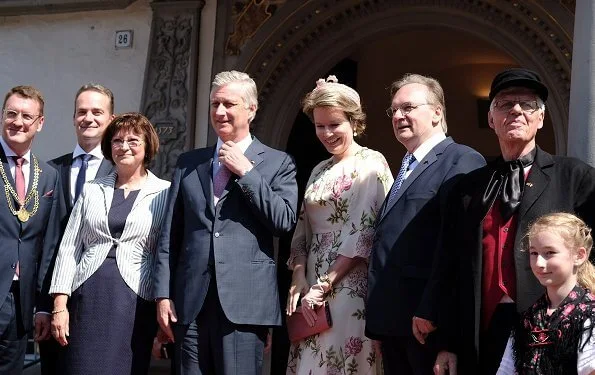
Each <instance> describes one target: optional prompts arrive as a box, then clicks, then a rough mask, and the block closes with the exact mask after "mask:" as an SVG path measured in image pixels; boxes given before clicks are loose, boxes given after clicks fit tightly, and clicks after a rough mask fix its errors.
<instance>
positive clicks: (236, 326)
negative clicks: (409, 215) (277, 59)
mask: <svg viewBox="0 0 595 375" xmlns="http://www.w3.org/2000/svg"><path fill="white" fill-rule="evenodd" d="M257 107H258V102H257V92H256V84H255V83H254V81H253V80H252V79H251V78H250V77H249V76H248V75H247V74H245V73H241V72H236V71H230V72H221V73H219V74H217V75H216V76H215V79H214V81H213V85H212V89H211V110H210V114H211V125H212V126H213V129H214V130H215V132H216V133H217V135H218V136H219V139H218V141H217V144H216V145H214V146H211V147H207V148H202V149H197V150H194V151H190V152H187V153H185V154H182V155H181V156H180V158H179V159H178V163H177V166H176V169H175V172H174V177H173V182H172V186H171V188H170V199H169V206H168V213H167V216H166V224H165V225H164V228H163V232H162V236H161V239H160V245H159V247H158V258H157V263H156V268H155V297H156V299H157V316H158V322H159V325H160V326H161V329H162V330H163V331H164V332H165V333H166V334H167V336H168V337H169V338H170V340H174V341H175V344H174V361H175V364H174V366H175V372H176V374H192V375H195V374H205V375H206V374H260V373H261V367H262V358H263V350H264V346H265V344H264V343H265V340H266V336H267V331H268V327H271V326H278V325H280V324H281V312H280V306H279V297H278V290H277V279H276V273H277V272H276V264H275V260H274V248H273V236H279V235H281V234H283V233H286V232H288V231H289V230H291V229H292V228H293V226H294V224H295V222H296V206H297V185H296V181H295V172H296V170H295V165H294V163H293V161H292V159H291V157H290V156H289V155H287V154H285V153H283V152H280V151H277V150H274V149H272V148H269V147H267V146H265V145H263V144H262V143H260V142H259V141H258V139H256V138H255V137H253V136H252V135H251V134H250V123H251V121H252V120H253V119H254V116H255V114H256V110H257ZM174 306H175V307H174ZM172 323H173V327H172ZM172 328H173V329H172ZM172 331H173V332H172Z"/></svg>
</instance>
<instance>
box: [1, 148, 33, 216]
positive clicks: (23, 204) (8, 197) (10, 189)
mask: <svg viewBox="0 0 595 375" xmlns="http://www.w3.org/2000/svg"><path fill="white" fill-rule="evenodd" d="M32 158H33V184H32V185H31V190H29V193H28V194H27V196H26V197H25V201H24V202H21V200H20V199H19V195H18V194H17V192H16V191H14V188H13V187H12V185H11V184H10V182H8V177H7V176H6V171H5V170H4V165H3V163H1V162H0V174H1V175H2V180H3V181H4V193H5V194H6V201H7V202H8V209H9V210H10V212H12V214H13V215H15V216H16V217H17V218H18V219H19V220H20V221H21V222H23V223H24V222H26V221H27V220H29V218H30V217H31V216H33V215H35V214H36V213H37V209H38V208H39V193H38V192H37V185H38V184H39V173H40V172H41V169H40V168H39V162H38V161H37V158H36V157H35V156H33V155H32ZM15 168H16V167H15ZM11 196H12V197H14V198H15V199H16V200H17V201H18V202H19V204H20V205H21V206H20V207H19V209H18V211H17V210H16V209H15V208H14V204H13V200H12V198H11ZM31 199H33V200H34V201H33V209H32V210H31V212H29V211H27V209H26V208H25V207H26V206H27V205H28V204H29V202H30V201H31Z"/></svg>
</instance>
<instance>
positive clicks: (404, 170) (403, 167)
mask: <svg viewBox="0 0 595 375" xmlns="http://www.w3.org/2000/svg"><path fill="white" fill-rule="evenodd" d="M414 160H415V156H413V154H410V153H406V154H405V156H404V157H403V162H402V163H401V169H399V174H398V175H397V179H396V180H395V182H394V183H393V186H392V187H391V188H390V193H389V196H388V201H387V202H386V207H387V208H388V207H390V205H391V203H392V202H393V200H394V199H395V197H396V196H397V192H398V191H399V189H400V188H401V185H403V181H405V175H406V174H407V170H408V169H409V165H411V163H412V162H413V161H414Z"/></svg>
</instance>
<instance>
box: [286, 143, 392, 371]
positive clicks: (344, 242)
mask: <svg viewBox="0 0 595 375" xmlns="http://www.w3.org/2000/svg"><path fill="white" fill-rule="evenodd" d="M392 183H393V177H392V174H391V172H390V169H389V167H388V164H387V162H386V159H385V158H384V156H382V154H380V153H379V152H377V151H374V150H371V149H368V148H362V149H360V150H359V151H357V152H356V153H355V154H354V155H353V156H349V157H347V158H345V159H343V160H341V161H339V162H338V163H336V164H335V163H333V160H332V158H331V159H328V160H326V161H323V162H321V163H320V164H318V165H317V166H316V167H315V168H314V170H313V171H312V174H311V176H310V179H309V181H308V185H307V187H306V192H305V196H304V203H303V204H302V209H301V212H300V217H299V221H298V224H297V227H296V230H295V234H294V236H293V240H292V244H291V255H290V259H289V261H288V266H289V268H293V261H294V259H295V257H297V256H307V259H308V260H307V266H306V278H307V280H308V282H309V283H310V285H312V284H315V283H316V280H317V278H318V277H320V276H321V275H323V274H324V273H326V272H327V270H328V268H329V266H330V265H331V264H332V263H333V262H334V260H335V259H336V258H337V256H338V255H343V256H346V257H349V258H353V257H361V258H364V259H367V258H368V257H369V255H370V250H371V249H372V241H373V237H374V222H375V220H376V214H377V212H378V209H379V208H380V206H381V205H382V202H383V201H384V198H385V196H386V194H387V193H388V191H389V190H390V187H391V185H392ZM367 287H368V278H367V262H366V263H364V262H362V263H360V264H359V265H358V266H356V267H355V268H353V269H352V270H351V271H350V272H349V273H348V274H346V275H345V276H344V277H343V278H342V279H341V280H340V281H339V282H338V283H337V284H336V285H333V290H332V291H331V293H330V294H329V296H328V297H327V301H328V302H329V306H330V310H331V316H332V319H333V327H332V328H331V329H329V330H327V331H325V332H322V333H320V334H318V335H314V336H311V337H308V338H306V339H304V340H302V341H300V342H298V343H293V344H292V345H291V348H290V351H289V360H288V365H287V374H304V375H315V374H321V375H327V374H328V375H331V374H332V375H335V374H337V375H338V374H348V375H355V374H375V373H376V364H377V363H376V362H377V361H376V358H375V353H374V350H373V348H372V341H371V340H370V339H368V338H366V337H365V336H364V327H365V306H364V302H365V298H366V293H367Z"/></svg>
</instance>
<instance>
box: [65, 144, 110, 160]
mask: <svg viewBox="0 0 595 375" xmlns="http://www.w3.org/2000/svg"><path fill="white" fill-rule="evenodd" d="M85 154H89V155H92V156H93V157H95V158H97V159H103V153H102V152H101V143H99V144H98V145H97V146H95V148H94V149H92V150H91V152H86V151H85V150H83V148H82V147H81V146H80V145H79V144H77V145H76V147H75V148H74V151H73V152H72V158H73V159H76V158H77V157H79V156H81V155H85Z"/></svg>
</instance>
